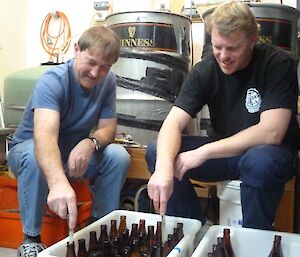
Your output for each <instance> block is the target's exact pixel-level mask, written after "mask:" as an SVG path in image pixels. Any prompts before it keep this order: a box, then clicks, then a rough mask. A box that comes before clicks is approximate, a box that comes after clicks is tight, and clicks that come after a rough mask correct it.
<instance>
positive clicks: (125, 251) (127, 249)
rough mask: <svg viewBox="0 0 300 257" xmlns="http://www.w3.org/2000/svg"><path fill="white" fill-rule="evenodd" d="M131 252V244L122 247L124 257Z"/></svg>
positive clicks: (127, 256) (128, 256)
mask: <svg viewBox="0 0 300 257" xmlns="http://www.w3.org/2000/svg"><path fill="white" fill-rule="evenodd" d="M130 252H131V247H130V246H126V247H124V248H123V249H122V254H121V256H122V257H130Z"/></svg>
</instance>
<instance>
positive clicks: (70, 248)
mask: <svg viewBox="0 0 300 257" xmlns="http://www.w3.org/2000/svg"><path fill="white" fill-rule="evenodd" d="M66 257H76V253H75V245H74V242H67V254H66Z"/></svg>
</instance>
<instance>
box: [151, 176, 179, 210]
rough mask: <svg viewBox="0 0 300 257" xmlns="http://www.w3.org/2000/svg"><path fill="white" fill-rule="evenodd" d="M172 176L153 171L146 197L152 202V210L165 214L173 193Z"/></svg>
mask: <svg viewBox="0 0 300 257" xmlns="http://www.w3.org/2000/svg"><path fill="white" fill-rule="evenodd" d="M173 184H174V182H173V175H170V176H167V175H166V174H164V173H162V172H157V171H155V172H154V173H153V175H152V176H151V178H150V180H149V182H148V195H149V197H150V199H152V200H153V205H154V209H155V211H156V212H157V213H159V214H165V213H166V210H167V203H168V200H169V198H170V196H171V194H172V192H173Z"/></svg>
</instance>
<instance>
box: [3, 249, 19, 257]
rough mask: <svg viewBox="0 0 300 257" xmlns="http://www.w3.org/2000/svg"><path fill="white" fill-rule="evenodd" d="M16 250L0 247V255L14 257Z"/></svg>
mask: <svg viewBox="0 0 300 257" xmlns="http://www.w3.org/2000/svg"><path fill="white" fill-rule="evenodd" d="M16 256H17V250H16V249H11V248H3V247H0V257H16Z"/></svg>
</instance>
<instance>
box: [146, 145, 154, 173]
mask: <svg viewBox="0 0 300 257" xmlns="http://www.w3.org/2000/svg"><path fill="white" fill-rule="evenodd" d="M145 159H146V162H147V166H148V170H149V171H150V172H151V173H153V172H154V170H155V163H156V141H153V142H151V143H149V144H148V145H147V150H146V154H145Z"/></svg>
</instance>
